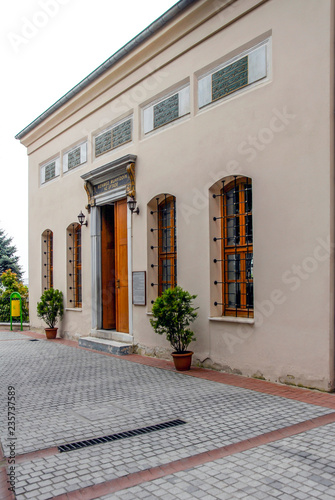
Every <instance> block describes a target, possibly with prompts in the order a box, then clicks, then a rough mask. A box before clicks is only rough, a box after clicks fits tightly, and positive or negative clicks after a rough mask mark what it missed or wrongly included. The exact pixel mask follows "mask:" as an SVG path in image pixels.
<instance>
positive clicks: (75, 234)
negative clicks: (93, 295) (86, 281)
mask: <svg viewBox="0 0 335 500" xmlns="http://www.w3.org/2000/svg"><path fill="white" fill-rule="evenodd" d="M68 238H69V246H68V250H69V253H68V255H69V261H68V264H69V267H68V269H69V273H68V288H69V299H68V302H69V304H70V306H71V307H75V308H77V307H78V308H80V307H82V263H81V226H80V224H72V225H71V230H70V231H69V232H68Z"/></svg>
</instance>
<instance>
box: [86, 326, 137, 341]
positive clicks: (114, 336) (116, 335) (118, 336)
mask: <svg viewBox="0 0 335 500" xmlns="http://www.w3.org/2000/svg"><path fill="white" fill-rule="evenodd" d="M91 337H97V338H100V339H106V340H116V341H118V342H126V343H133V340H134V337H133V336H132V335H130V334H129V333H123V332H117V331H116V330H103V329H97V330H91Z"/></svg>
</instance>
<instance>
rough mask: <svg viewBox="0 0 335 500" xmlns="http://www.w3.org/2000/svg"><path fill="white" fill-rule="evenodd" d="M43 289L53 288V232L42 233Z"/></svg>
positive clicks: (48, 230)
mask: <svg viewBox="0 0 335 500" xmlns="http://www.w3.org/2000/svg"><path fill="white" fill-rule="evenodd" d="M42 237H43V270H42V273H43V291H45V290H49V288H53V232H52V231H50V229H47V230H46V231H44V233H43V236H42Z"/></svg>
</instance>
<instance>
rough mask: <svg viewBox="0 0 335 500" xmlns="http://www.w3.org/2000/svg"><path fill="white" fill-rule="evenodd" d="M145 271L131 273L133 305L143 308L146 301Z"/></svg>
mask: <svg viewBox="0 0 335 500" xmlns="http://www.w3.org/2000/svg"><path fill="white" fill-rule="evenodd" d="M145 274H146V273H145V271H133V304H134V305H135V306H145V305H146V303H147V301H146V276H145Z"/></svg>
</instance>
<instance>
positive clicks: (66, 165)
mask: <svg viewBox="0 0 335 500" xmlns="http://www.w3.org/2000/svg"><path fill="white" fill-rule="evenodd" d="M79 147H80V163H79V164H78V165H76V166H75V167H72V168H70V169H69V162H68V160H69V154H70V153H72V151H74V150H75V149H78V148H79ZM86 162H87V141H85V142H82V143H79V144H77V146H74V147H73V148H71V149H69V150H68V151H66V153H64V154H63V172H64V173H65V172H68V171H69V170H75V169H76V168H78V167H80V165H82V164H83V163H86Z"/></svg>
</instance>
